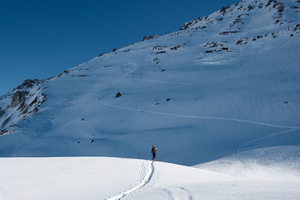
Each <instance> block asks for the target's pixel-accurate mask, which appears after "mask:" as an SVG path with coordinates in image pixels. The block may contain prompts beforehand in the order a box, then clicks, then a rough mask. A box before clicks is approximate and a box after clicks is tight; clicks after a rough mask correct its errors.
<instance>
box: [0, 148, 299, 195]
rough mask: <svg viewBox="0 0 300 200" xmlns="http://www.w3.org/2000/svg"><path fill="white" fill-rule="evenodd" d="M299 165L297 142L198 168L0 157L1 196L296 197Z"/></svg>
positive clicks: (129, 161) (112, 160)
mask: <svg viewBox="0 0 300 200" xmlns="http://www.w3.org/2000/svg"><path fill="white" fill-rule="evenodd" d="M245 158H246V160H247V162H244V161H245ZM265 158H268V159H267V160H265ZM278 161H279V162H278ZM228 162H231V163H228ZM238 162H240V164H238ZM299 163H300V148H299V146H297V147H280V148H279V149H278V148H264V149H259V150H254V151H249V152H244V153H239V154H237V155H236V156H232V157H230V158H224V159H221V160H220V161H216V162H214V163H206V164H203V165H201V166H197V167H199V168H202V169H197V168H194V167H187V166H181V165H175V164H170V163H164V162H155V163H152V161H149V160H137V159H123V158H107V157H72V158H70V157H68V158H65V157H64V158H62V157H56V158H54V157H52V158H0V180H1V181H0V199H3V200H6V199H9V200H14V199H107V200H108V199H109V200H113V199H270V200H271V199H298V198H299V195H300V191H299V186H300V176H299V175H300V167H299V166H300V165H299Z"/></svg>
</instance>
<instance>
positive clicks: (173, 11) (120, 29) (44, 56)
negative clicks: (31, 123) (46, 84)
mask: <svg viewBox="0 0 300 200" xmlns="http://www.w3.org/2000/svg"><path fill="white" fill-rule="evenodd" d="M238 1H239V0H206V1H204V0H160V1H158V0H152V1H144V0H98V1H96V0H0V95H2V94H5V93H7V92H9V91H11V90H13V89H14V88H16V87H17V86H18V85H20V84H22V83H23V81H24V80H25V79H45V78H50V77H52V76H55V75H58V74H59V73H61V72H62V71H64V70H67V69H70V68H72V67H74V66H75V65H77V64H80V63H83V62H86V61H89V60H91V59H93V58H94V57H96V56H98V55H99V54H101V53H106V52H111V51H112V49H113V48H120V47H123V46H126V45H129V44H132V43H134V42H138V41H141V40H142V39H143V37H144V36H147V35H154V34H158V35H163V34H165V33H166V32H173V31H176V30H179V28H180V27H181V26H182V25H183V23H185V22H188V21H191V20H193V19H195V18H197V17H203V16H205V15H208V14H211V13H212V12H214V11H217V10H219V9H221V8H222V7H223V6H229V5H232V4H234V3H237V2H238Z"/></svg>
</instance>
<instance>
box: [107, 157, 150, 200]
mask: <svg viewBox="0 0 300 200" xmlns="http://www.w3.org/2000/svg"><path fill="white" fill-rule="evenodd" d="M148 167H149V168H148V173H147V174H146V176H145V177H144V179H143V180H142V181H141V183H140V184H139V185H137V186H135V187H133V188H131V189H130V190H128V191H126V192H123V193H121V194H118V195H117V196H114V197H111V198H107V200H119V199H122V198H123V197H125V196H126V195H128V194H130V193H132V192H134V191H136V190H138V189H140V188H142V187H144V186H145V185H147V184H148V183H149V181H150V180H151V178H152V176H153V173H154V165H153V162H152V161H149V162H148Z"/></svg>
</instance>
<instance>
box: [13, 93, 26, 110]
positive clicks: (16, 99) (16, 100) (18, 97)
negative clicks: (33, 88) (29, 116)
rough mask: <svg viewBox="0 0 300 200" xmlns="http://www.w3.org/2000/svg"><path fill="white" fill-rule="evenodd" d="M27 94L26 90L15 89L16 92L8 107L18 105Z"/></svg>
mask: <svg viewBox="0 0 300 200" xmlns="http://www.w3.org/2000/svg"><path fill="white" fill-rule="evenodd" d="M27 95H28V92H26V91H16V93H15V94H14V95H13V97H12V100H11V103H10V107H11V108H14V107H16V106H18V105H19V104H20V103H21V102H22V101H24V100H25V98H26V96H27Z"/></svg>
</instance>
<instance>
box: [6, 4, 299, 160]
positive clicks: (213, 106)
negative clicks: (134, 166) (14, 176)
mask: <svg viewBox="0 0 300 200" xmlns="http://www.w3.org/2000/svg"><path fill="white" fill-rule="evenodd" d="M299 7H300V1H299V0H243V1H241V2H238V3H236V4H235V5H232V6H228V7H223V8H222V9H220V10H218V11H216V12H214V13H212V14H211V15H208V16H204V17H201V18H197V19H195V20H193V21H190V22H187V23H185V24H184V25H183V27H182V28H180V30H179V31H175V32H172V33H168V34H165V35H162V36H148V37H145V38H144V40H143V41H141V42H137V43H134V44H131V45H128V46H126V47H123V48H120V49H114V51H113V52H111V53H105V54H100V55H99V56H98V57H96V58H94V59H93V60H91V61H88V62H86V63H83V64H80V65H78V66H75V67H73V68H72V69H69V70H65V71H64V72H63V73H61V74H59V75H57V76H55V77H52V78H49V79H47V80H26V81H25V82H24V83H23V84H22V85H20V86H19V87H18V88H16V89H14V90H13V91H11V92H9V93H8V94H5V95H2V96H0V129H1V132H0V134H1V136H0V156H2V157H7V156H8V157H10V156H110V157H126V158H139V159H148V158H149V156H150V155H149V153H150V147H151V146H152V145H153V144H155V145H156V146H157V147H158V149H159V151H160V155H159V160H162V161H165V162H172V163H177V164H184V165H196V164H201V163H203V162H207V161H212V160H215V159H220V158H222V157H224V156H229V155H232V154H236V153H240V152H244V151H248V150H255V149H258V148H266V147H276V146H285V145H289V146H292V145H297V146H298V145H300V101H299V100H300V93H299V89H300V88H299V86H300V78H299V77H300V76H299V75H300V64H299V63H300V57H299V55H298V54H299V52H300V34H299V32H300V20H299V16H300V14H299V12H300V8H299ZM117 93H120V94H121V96H119V97H117V96H116V94H117Z"/></svg>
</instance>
